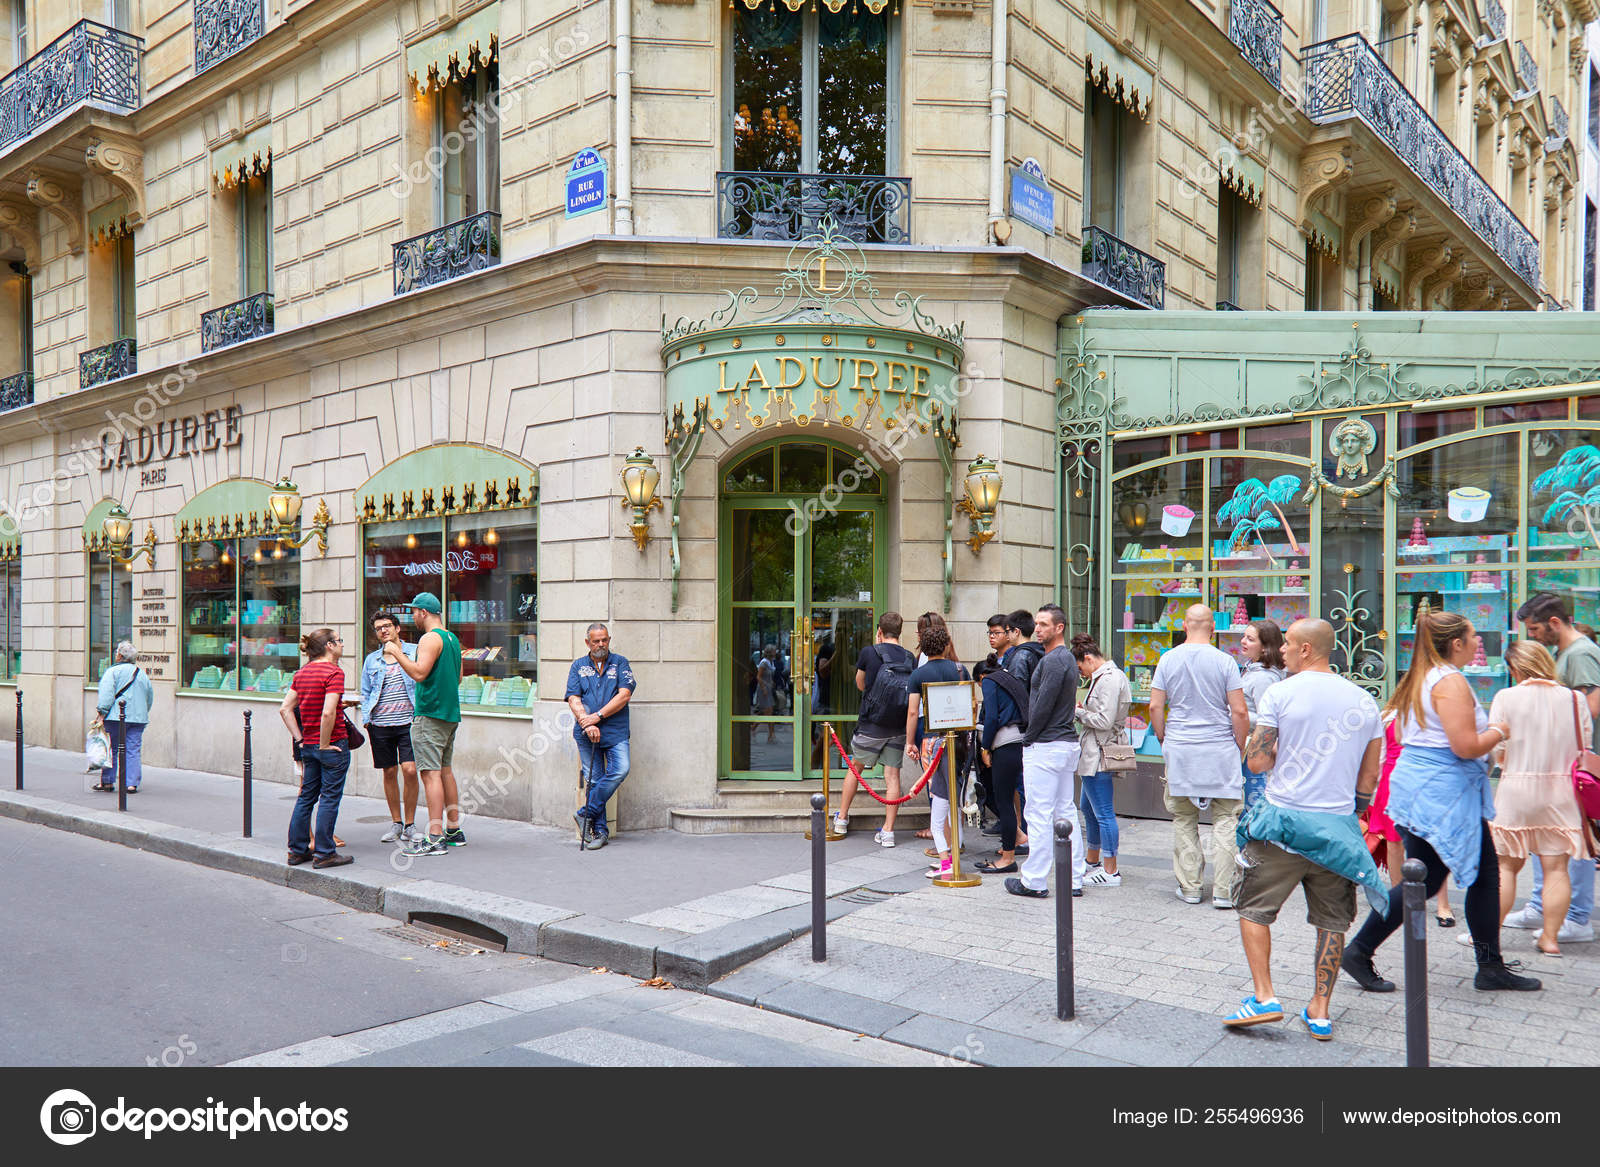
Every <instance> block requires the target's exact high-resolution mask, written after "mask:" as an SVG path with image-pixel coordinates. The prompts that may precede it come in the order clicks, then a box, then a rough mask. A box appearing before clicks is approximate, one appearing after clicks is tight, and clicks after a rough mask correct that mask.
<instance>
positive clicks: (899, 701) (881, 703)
mask: <svg viewBox="0 0 1600 1167" xmlns="http://www.w3.org/2000/svg"><path fill="white" fill-rule="evenodd" d="M874 647H875V648H876V650H877V653H878V659H879V660H881V661H882V662H883V663H882V665H881V666H879V668H878V671H877V672H876V673H875V674H873V677H872V684H871V685H870V686H868V688H867V691H866V692H865V693H863V694H862V695H861V708H860V710H859V711H858V712H857V714H856V716H857V718H858V719H859V720H858V724H859V723H862V722H864V723H866V724H868V725H904V724H905V721H906V714H907V713H908V712H909V711H910V708H911V674H912V672H913V671H914V670H915V669H916V667H917V658H916V657H914V656H912V655H911V654H910V653H909V652H905V650H903V649H902V650H901V651H902V652H905V655H904V656H901V657H898V658H895V659H890V658H889V657H888V656H885V655H884V651H883V649H884V646H883V645H881V644H879V645H875V646H874Z"/></svg>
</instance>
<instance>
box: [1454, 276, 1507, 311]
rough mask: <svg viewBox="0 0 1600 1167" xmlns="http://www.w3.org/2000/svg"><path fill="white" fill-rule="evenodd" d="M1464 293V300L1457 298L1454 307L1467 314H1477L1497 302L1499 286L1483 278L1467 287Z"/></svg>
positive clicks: (1489, 279) (1491, 280)
mask: <svg viewBox="0 0 1600 1167" xmlns="http://www.w3.org/2000/svg"><path fill="white" fill-rule="evenodd" d="M1466 293H1467V294H1466V297H1465V299H1462V298H1460V297H1458V298H1457V300H1456V307H1457V308H1460V309H1462V310H1463V311H1467V312H1477V311H1480V310H1481V309H1484V308H1487V307H1488V306H1489V305H1490V303H1491V302H1492V301H1495V300H1497V298H1498V297H1499V295H1500V285H1499V284H1497V283H1495V282H1494V280H1493V279H1491V278H1490V277H1488V276H1483V277H1481V279H1480V280H1478V281H1476V282H1474V283H1473V284H1471V285H1468V286H1467V288H1466Z"/></svg>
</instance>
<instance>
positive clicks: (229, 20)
mask: <svg viewBox="0 0 1600 1167" xmlns="http://www.w3.org/2000/svg"><path fill="white" fill-rule="evenodd" d="M266 25H267V18H266V13H265V11H264V5H263V0H194V71H195V72H196V73H203V72H205V71H206V70H207V69H209V68H211V66H213V65H215V64H216V63H217V62H218V61H220V60H223V59H224V58H226V57H231V56H233V54H234V53H237V52H238V51H239V50H240V49H242V48H244V47H245V45H247V44H249V43H250V42H251V41H253V40H255V39H257V38H258V37H259V36H260V35H261V34H262V32H264V31H265V30H266Z"/></svg>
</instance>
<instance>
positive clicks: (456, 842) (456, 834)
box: [444, 827, 467, 847]
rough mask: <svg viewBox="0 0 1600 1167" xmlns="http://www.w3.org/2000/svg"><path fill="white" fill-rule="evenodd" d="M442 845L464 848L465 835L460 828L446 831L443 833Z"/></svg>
mask: <svg viewBox="0 0 1600 1167" xmlns="http://www.w3.org/2000/svg"><path fill="white" fill-rule="evenodd" d="M444 844H445V846H446V847H465V846H466V845H467V833H466V832H465V831H463V830H462V829H461V828H460V827H454V828H452V829H450V830H447V831H445V833H444Z"/></svg>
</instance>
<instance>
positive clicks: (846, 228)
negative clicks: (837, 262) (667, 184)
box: [717, 170, 911, 243]
mask: <svg viewBox="0 0 1600 1167" xmlns="http://www.w3.org/2000/svg"><path fill="white" fill-rule="evenodd" d="M830 217H831V218H832V220H833V224H834V227H833V229H834V232H835V233H836V234H837V235H838V236H839V237H841V238H844V239H849V240H853V241H854V242H856V243H908V242H910V239H911V180H910V179H909V178H886V177H884V176H883V175H878V174H789V173H784V172H779V171H769V170H725V171H722V172H720V173H719V174H718V175H717V234H718V235H719V236H721V237H722V238H724V239H804V238H806V237H807V236H810V235H816V234H818V233H819V232H820V231H821V229H822V221H823V219H825V218H830Z"/></svg>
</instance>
